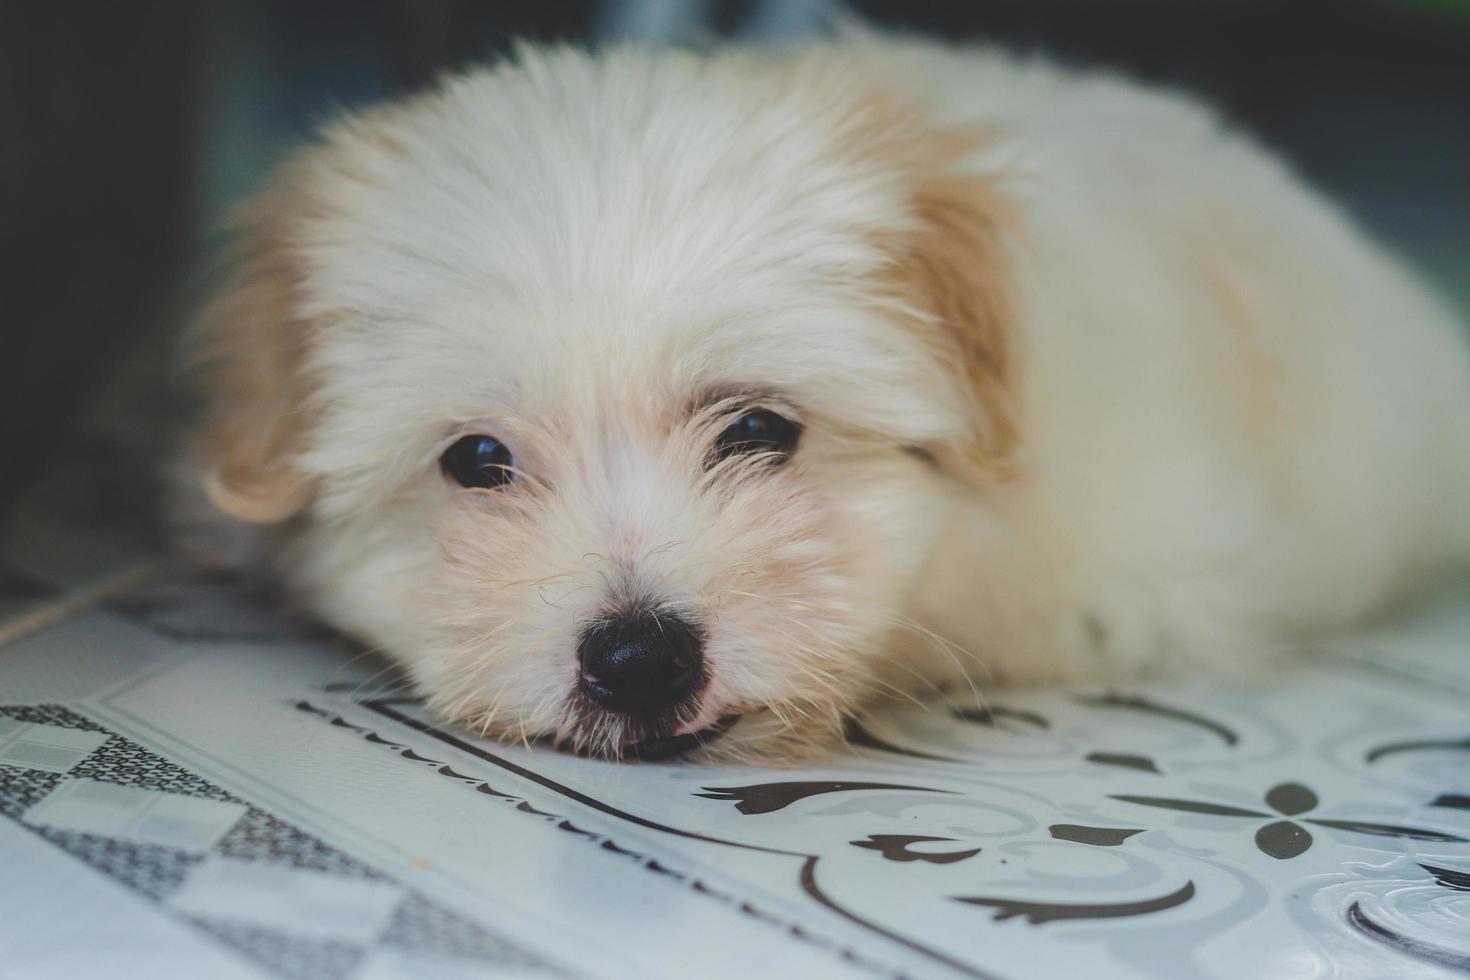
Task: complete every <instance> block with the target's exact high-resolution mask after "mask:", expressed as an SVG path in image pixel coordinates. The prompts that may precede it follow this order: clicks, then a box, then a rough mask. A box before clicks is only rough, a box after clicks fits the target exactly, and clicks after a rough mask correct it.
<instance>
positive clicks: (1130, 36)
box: [0, 0, 1470, 536]
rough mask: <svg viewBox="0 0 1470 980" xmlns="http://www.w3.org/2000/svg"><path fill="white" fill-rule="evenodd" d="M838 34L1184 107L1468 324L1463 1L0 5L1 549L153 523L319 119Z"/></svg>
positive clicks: (28, 1) (490, 0) (403, 0)
mask: <svg viewBox="0 0 1470 980" xmlns="http://www.w3.org/2000/svg"><path fill="white" fill-rule="evenodd" d="M833 9H842V10H846V11H848V12H850V13H855V14H857V15H858V16H860V17H862V18H865V19H867V20H869V21H870V22H872V23H874V24H876V25H878V26H881V27H889V28H900V29H911V30H918V31H922V32H924V33H928V34H933V35H937V36H941V37H946V38H950V39H954V40H971V41H996V42H1001V43H1005V44H1008V45H1011V46H1015V47H1018V48H1020V49H1022V50H1027V51H1041V52H1047V53H1050V54H1053V55H1056V56H1058V57H1060V58H1062V59H1064V60H1067V61H1071V62H1075V63H1081V64H1089V65H1098V66H1109V67H1114V68H1118V69H1121V70H1124V71H1127V72H1129V73H1131V74H1134V75H1137V76H1139V77H1142V78H1145V79H1148V80H1151V81H1156V82H1162V83H1167V84H1173V85H1177V86H1180V87H1183V88H1185V89H1188V90H1191V91H1193V92H1196V93H1198V94H1200V95H1202V96H1204V97H1205V98H1207V99H1209V100H1210V101H1212V102H1214V103H1216V104H1217V105H1219V106H1221V107H1222V108H1223V110H1224V112H1225V113H1226V115H1227V117H1228V118H1230V119H1232V120H1233V121H1234V122H1236V123H1237V124H1239V125H1240V126H1242V127H1244V128H1245V129H1247V130H1249V131H1251V132H1253V133H1255V134H1256V135H1257V136H1258V137H1260V138H1261V139H1262V140H1263V141H1265V142H1266V143H1268V144H1269V145H1271V146H1273V147H1275V148H1276V149H1278V150H1280V151H1281V152H1282V153H1284V154H1285V155H1286V156H1287V157H1288V158H1289V159H1290V160H1291V161H1293V163H1294V164H1295V165H1296V166H1297V168H1298V169H1299V170H1300V171H1301V172H1302V173H1303V174H1305V175H1306V176H1307V177H1308V179H1310V180H1311V181H1312V182H1313V183H1314V184H1316V185H1317V186H1318V187H1320V188H1322V189H1323V190H1324V191H1326V192H1327V193H1328V194H1329V195H1331V196H1332V197H1334V198H1335V199H1337V200H1338V201H1340V202H1342V203H1343V204H1344V205H1345V206H1346V207H1347V208H1348V209H1349V210H1350V211H1351V212H1353V213H1354V214H1355V215H1356V216H1357V217H1358V218H1359V219H1360V220H1361V221H1362V222H1363V223H1364V224H1365V225H1366V226H1367V227H1368V228H1369V229H1371V230H1372V231H1373V232H1374V233H1375V234H1376V235H1377V236H1378V237H1380V238H1381V239H1383V240H1384V241H1386V242H1387V243H1388V244H1389V245H1390V246H1391V247H1393V248H1395V249H1396V250H1397V251H1399V252H1400V253H1401V254H1403V255H1405V256H1406V257H1407V258H1409V259H1410V261H1411V262H1412V263H1413V264H1414V265H1415V266H1416V267H1418V268H1419V269H1421V270H1422V271H1424V272H1425V273H1427V274H1429V275H1430V276H1432V277H1433V278H1434V279H1435V280H1436V281H1437V282H1438V283H1439V284H1440V286H1441V288H1442V290H1443V291H1444V292H1445V293H1446V294H1447V295H1449V296H1451V297H1452V298H1453V300H1454V302H1455V303H1456V304H1457V305H1458V306H1459V308H1460V309H1461V310H1463V311H1465V314H1466V319H1467V321H1470V0H1376V2H1367V0H1364V2H1315V0H853V2H850V3H847V4H842V5H839V4H828V3H825V2H822V0H582V2H573V0H545V2H539V3H537V2H514V3H513V2H501V0H312V2H302V0H294V2H288V0H205V2H200V3H184V2H150V0H132V2H130V3H127V4H104V3H101V2H93V3H86V2H67V0H7V2H4V3H0V82H3V83H4V84H0V132H4V133H6V137H5V140H4V142H0V245H3V249H4V250H3V252H0V277H3V278H0V450H3V454H4V455H3V461H0V536H3V533H4V520H5V514H6V510H7V506H9V507H10V508H11V509H12V511H13V513H12V514H11V516H10V520H11V521H12V522H15V521H19V520H26V519H28V518H26V516H25V515H26V514H27V513H29V512H30V511H29V509H28V508H29V507H31V506H33V505H34V504H35V503H36V501H38V500H39V501H43V502H50V501H53V500H55V499H57V498H58V497H65V496H68V495H71V496H83V497H86V498H87V499H86V500H85V501H84V504H85V505H86V506H87V507H89V508H92V509H96V510H101V511H109V510H110V511H113V512H119V513H123V512H125V513H130V514H139V515H141V514H150V513H153V512H155V511H156V510H157V497H158V488H159V481H158V479H157V472H158V467H159V462H160V461H161V460H162V459H164V458H165V457H166V456H167V455H168V453H169V452H170V451H171V449H172V447H173V446H174V444H175V442H176V439H177V435H178V422H179V420H181V419H184V418H187V417H188V415H189V413H190V402H189V398H188V396H187V391H186V388H185V386H183V385H181V384H179V383H178V378H177V374H178V372H177V370H176V367H175V363H176V362H175V356H174V349H175V345H176V338H177V334H178V331H179V329H180V327H181V325H182V324H183V323H184V322H185V321H186V320H187V318H188V316H189V315H190V312H191V311H192V310H193V309H194V308H195V307H196V306H197V305H198V302H199V301H200V298H201V297H202V295H203V294H204V293H205V292H207V290H208V288H209V284H210V283H211V278H210V274H209V269H210V268H211V264H212V262H211V260H212V258H213V257H215V256H216V254H217V252H218V249H219V244H220V238H219V236H218V234H217V229H218V227H219V225H220V223H221V220H222V218H223V217H224V216H225V215H226V214H227V213H228V211H229V210H230V208H231V207H232V206H234V205H235V204H236V203H238V202H239V201H240V200H241V199H242V198H243V197H244V196H246V195H248V194H249V193H250V192H251V191H253V190H255V189H257V188H258V187H259V186H260V185H261V183H262V181H263V180H264V179H265V178H266V176H267V174H268V173H269V171H270V168H271V167H272V165H273V164H274V163H275V162H276V161H278V160H279V159H280V158H281V156H282V155H283V154H284V153H285V152H286V150H287V149H288V148H289V147H290V146H291V145H292V144H293V143H295V142H296V141H298V140H299V139H300V138H302V137H303V136H304V135H306V134H307V133H308V132H309V131H310V130H311V128H312V127H313V125H315V124H316V123H317V122H318V121H320V120H321V119H323V118H325V117H327V116H330V115H331V114H332V113H334V112H337V111H339V110H340V109H342V108H346V107H351V106H353V105H356V104H359V103H362V102H365V101H370V100H374V99H378V98H382V97H386V96H391V95H393V94H396V93H401V92H404V91H409V90H412V89H414V88H416V87H420V86H422V85H425V84H428V83H429V81H430V79H432V78H433V77H434V75H435V74H436V73H437V72H439V71H441V70H443V69H444V68H446V67H452V66H459V65H464V64H467V63H471V62H474V61H477V60H484V59H487V58H491V57H493V56H495V55H496V54H497V53H498V52H501V51H503V50H505V48H506V47H507V46H508V44H509V42H510V40H511V39H512V38H515V37H530V38H533V39H537V40H553V39H565V40H571V41H575V42H580V43H589V42H590V43H595V42H598V41H602V40H606V39H609V38H616V37H632V38H641V39H645V40H649V41H671V42H690V41H692V42H696V43H697V42H700V41H704V40H708V39H711V38H715V37H735V38H740V39H742V40H751V41H760V40H766V39H773V38H791V37H796V36H801V35H804V34H808V33H816V32H818V31H820V30H821V28H822V25H823V23H824V17H825V15H826V13H827V12H828V11H830V10H833ZM99 464H100V466H101V468H102V469H103V470H105V471H106V472H107V473H108V474H109V478H108V479H107V480H105V481H98V480H97V479H95V478H91V477H81V476H77V475H76V474H78V473H81V472H84V471H85V472H95V471H96V470H97V469H98V467H99Z"/></svg>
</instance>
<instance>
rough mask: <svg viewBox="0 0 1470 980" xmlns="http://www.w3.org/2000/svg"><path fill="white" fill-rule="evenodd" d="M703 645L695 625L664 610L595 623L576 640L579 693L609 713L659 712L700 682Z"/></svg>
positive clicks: (682, 698)
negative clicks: (578, 664)
mask: <svg viewBox="0 0 1470 980" xmlns="http://www.w3.org/2000/svg"><path fill="white" fill-rule="evenodd" d="M703 646H704V643H703V640H702V639H701V637H700V634H699V632H698V630H697V629H695V627H693V626H692V625H690V624H689V623H687V622H685V621H684V620H683V619H680V618H679V617H678V616H674V615H671V614H668V613H660V614H657V615H655V614H654V613H651V612H640V613H636V614H633V615H629V616H625V617H620V618H618V619H614V620H612V621H610V622H607V623H603V624H599V625H597V626H594V627H592V628H590V629H588V630H586V631H585V632H584V633H583V634H582V636H581V639H580V640H579V641H578V643H577V652H578V656H579V658H580V660H581V666H582V675H581V682H580V683H581V688H582V691H583V693H584V694H586V695H587V697H589V698H590V699H591V700H592V701H593V702H594V703H596V704H598V705H600V706H601V707H603V708H606V709H607V710H609V711H615V712H618V713H620V714H629V715H637V716H640V717H642V718H648V717H650V716H655V715H659V714H662V713H664V712H666V711H668V710H669V709H671V708H674V707H676V706H678V705H679V704H681V703H683V702H684V701H686V700H687V699H688V698H689V697H690V696H691V695H693V694H694V693H695V692H696V691H697V690H698V689H699V687H700V686H701V685H702V684H703V682H704V655H703Z"/></svg>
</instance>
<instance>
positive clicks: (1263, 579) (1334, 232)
mask: <svg viewBox="0 0 1470 980" xmlns="http://www.w3.org/2000/svg"><path fill="white" fill-rule="evenodd" d="M243 241H244V244H245V250H246V253H247V254H246V256H245V260H244V261H243V263H242V265H241V268H240V270H239V272H238V275H237V277H236V279H235V280H234V282H233V283H232V284H231V285H230V286H229V287H228V289H227V290H226V291H225V293H224V295H223V296H222V298H221V299H220V301H219V303H218V304H217V305H216V306H215V308H214V311H213V313H212V315H211V316H210V317H208V321H207V323H206V336H207V342H208V346H209V353H210V354H211V355H212V357H213V363H214V371H213V374H212V375H211V386H212V387H211V391H212V395H213V398H214V404H213V412H212V415H211V417H210V419H209V420H208V422H207V423H206V425H205V427H204V429H203V432H202V434H201V438H200V440H199V443H198V446H199V460H200V472H201V473H202V475H203V480H204V483H205V486H206V488H207V492H208V494H209V497H210V499H211V500H212V501H213V502H214V504H215V505H216V506H217V508H218V509H219V510H220V511H223V512H224V513H225V514H228V515H231V516H233V517H234V518H237V519H239V520H241V521H244V522H249V523H253V524H258V525H261V526H263V527H264V528H265V530H266V532H267V535H268V538H269V540H270V541H271V543H272V547H273V549H274V551H275V554H276V556H277V558H278V561H279V563H280V567H281V568H282V569H284V574H285V576H286V579H287V581H288V582H289V583H290V585H291V587H292V588H293V589H294V590H296V591H297V593H298V594H299V595H301V596H302V597H304V599H305V600H306V601H307V602H309V604H310V605H311V606H312V607H313V608H315V609H316V610H317V611H318V612H319V613H320V614H321V615H323V616H324V617H326V618H327V619H328V620H329V621H331V622H332V623H334V624H336V625H337V626H339V627H341V628H342V629H344V630H346V631H348V632H349V633H352V634H355V635H356V636H359V637H361V638H363V639H364V640H366V641H367V642H369V643H371V644H373V645H376V646H379V647H381V648H382V649H385V650H386V651H388V652H389V653H390V654H391V655H392V656H393V657H395V658H396V659H397V660H398V661H400V662H401V663H402V664H403V665H405V666H406V668H407V669H408V671H409V672H410V673H411V675H412V677H413V679H414V680H415V682H416V683H417V684H418V685H419V687H420V689H421V690H422V692H423V693H424V694H425V695H426V697H427V698H428V700H429V702H430V703H431V705H432V707H433V708H434V709H436V710H437V711H438V712H440V713H441V714H442V715H443V716H445V717H448V718H452V719H455V720H457V721H459V722H462V723H465V724H467V725H470V726H473V727H475V728H478V729H480V730H482V731H485V732H488V733H492V734H495V735H497V736H500V737H505V738H523V737H537V736H552V737H556V738H558V739H559V740H561V741H562V742H564V743H565V744H569V745H572V746H575V747H577V748H580V749H582V750H584V751H589V752H594V753H600V754H606V755H609V756H614V757H616V756H619V755H622V754H627V753H630V752H632V751H634V750H635V747H641V748H638V751H648V750H651V749H652V748H658V749H661V750H662V749H668V748H670V747H674V748H678V747H684V746H686V745H687V744H688V743H689V742H691V741H696V740H697V741H704V740H707V739H708V740H710V744H709V747H708V748H709V751H711V752H721V753H725V754H736V753H746V754H760V755H764V756H766V757H771V756H776V755H793V754H801V753H805V752H809V751H812V750H816V749H820V748H822V747H824V746H826V745H827V744H829V743H830V742H831V741H832V739H833V737H834V736H835V735H836V734H837V733H838V732H839V731H840V730H841V725H842V720H843V717H844V715H845V714H847V713H849V712H850V711H851V710H852V709H853V708H854V707H855V706H856V705H857V704H859V703H860V702H861V701H862V700H863V699H864V698H866V697H868V696H870V695H872V694H874V693H876V692H881V691H887V690H893V689H894V688H902V689H909V690H912V689H920V690H922V689H924V688H925V687H926V686H928V685H934V684H941V683H943V682H946V681H949V682H956V681H958V682H959V683H961V684H963V683H965V681H964V680H961V679H960V675H961V674H962V673H967V674H969V675H970V677H969V678H968V680H971V681H974V682H978V683H982V684H985V683H996V682H1002V681H1006V682H1017V681H1024V682H1035V681H1047V680H1063V679H1076V678H1083V677H1095V676H1099V675H1112V674H1116V673H1118V672H1122V671H1137V670H1139V669H1141V668H1146V667H1148V668H1152V667H1169V666H1171V665H1173V666H1188V667H1205V668H1221V667H1235V666H1238V665H1240V664H1242V663H1249V662H1255V661H1257V660H1258V658H1259V657H1260V656H1261V655H1262V654H1264V653H1266V652H1268V651H1271V650H1274V649H1277V648H1280V647H1283V646H1286V645H1291V644H1297V643H1300V642H1303V641H1304V640H1307V639H1311V638H1320V637H1323V636H1326V635H1328V634H1331V633H1333V632H1337V631H1341V630H1343V629H1346V628H1349V627H1350V626H1352V625H1353V624H1355V623H1356V622H1358V621H1360V620H1362V619H1363V618H1364V617H1366V616H1368V615H1370V614H1372V613H1374V612H1376V611H1379V610H1381V609H1383V608H1384V607H1385V606H1386V605H1387V604H1388V603H1390V602H1391V601H1393V600H1395V599H1398V598H1401V597H1404V596H1405V595H1406V594H1408V593H1409V592H1410V591H1411V590H1413V589H1415V588H1417V587H1420V586H1422V585H1423V584H1424V583H1425V582H1426V581H1427V580H1428V579H1429V578H1430V577H1432V576H1434V575H1436V574H1442V573H1444V572H1445V571H1447V570H1448V569H1449V568H1450V567H1451V566H1452V565H1454V564H1455V563H1457V562H1459V561H1460V560H1462V559H1465V558H1466V557H1467V556H1470V358H1467V354H1466V349H1465V345H1464V343H1463V342H1462V338H1461V337H1460V336H1459V331H1458V329H1457V326H1456V324H1455V323H1453V322H1452V320H1451V317H1450V316H1449V315H1448V314H1447V312H1446V311H1445V310H1444V309H1442V308H1441V307H1440V306H1438V305H1436V302H1435V300H1434V299H1433V298H1432V297H1431V296H1430V295H1428V293H1427V292H1426V290H1425V289H1424V288H1423V287H1421V285H1420V284H1419V283H1417V282H1416V281H1415V280H1414V279H1413V277H1412V276H1410V275H1409V274H1408V273H1407V272H1406V271H1405V270H1404V269H1403V268H1402V267H1401V266H1400V265H1398V264H1396V263H1395V262H1394V261H1393V260H1392V259H1390V258H1389V257H1388V256H1386V255H1385V254H1384V253H1383V252H1382V251H1380V250H1379V249H1378V248H1376V247H1374V246H1373V245H1372V244H1371V243H1370V242H1368V241H1367V240H1366V239H1365V238H1364V236H1363V235H1362V234H1361V233H1360V232H1359V231H1358V230H1357V229H1356V228H1355V227H1354V226H1353V225H1352V224H1351V223H1350V222H1349V221H1348V220H1346V219H1345V218H1344V217H1343V216H1342V215H1341V214H1340V213H1339V212H1338V211H1336V210H1335V209H1334V208H1332V207H1331V206H1330V205H1328V204H1326V203H1324V202H1323V201H1322V200H1320V199H1319V198H1317V197H1316V196H1314V195H1313V194H1312V193H1310V192H1309V191H1308V190H1307V189H1306V188H1304V187H1303V186H1302V185H1301V183H1300V182H1299V181H1298V180H1297V179H1295V178H1294V177H1293V176H1292V175H1291V174H1290V173H1289V172H1288V171H1287V170H1286V169H1285V168H1284V167H1283V166H1282V165H1281V164H1280V163H1279V162H1278V161H1276V160H1275V159H1273V158H1272V157H1270V156H1269V155H1267V154H1266V153H1264V152H1262V151H1261V150H1260V149H1259V148H1258V147H1256V146H1254V145H1253V144H1252V143H1251V142H1250V141H1249V140H1247V139H1245V138H1243V137H1242V136H1240V135H1239V134H1236V133H1233V132H1231V131H1229V130H1227V129H1225V128H1222V126H1221V125H1220V124H1219V123H1218V122H1217V121H1216V119H1215V118H1214V117H1212V116H1211V114H1210V113H1209V112H1208V111H1206V110H1204V109H1202V108H1201V107H1199V106H1198V105H1196V104H1194V103H1192V102H1190V101H1189V100H1187V99H1184V98H1181V97H1179V96H1177V95H1172V94H1167V93H1160V92H1155V91H1149V90H1147V89H1142V88H1139V87H1137V86H1135V85H1132V84H1130V83H1128V82H1126V81H1122V80H1120V79H1118V78H1115V77H1112V76H1108V75H1098V74H1078V73H1074V72H1069V71H1064V70H1061V69H1058V68H1056V67H1053V66H1051V65H1048V64H1044V63H1039V62H1035V61H1018V60H1015V59H1013V58H1010V57H1008V56H1006V55H1004V54H1001V53H997V52H994V51H986V50H974V49H963V50H961V49H951V48H946V47H941V46H938V45H931V44H925V43H918V42H890V41H880V40H873V39H862V40H848V41H841V42H835V43H831V44H823V45H818V46H812V47H808V48H804V49H801V50H798V51H793V52H784V53H759V52H751V51H738V50H725V51H718V52H715V53H713V54H708V55H696V54H691V53H681V52H672V51H661V52H652V51H647V50H639V49H636V48H618V49H614V50H611V51H608V52H606V53H603V54H599V55H588V54H585V53H582V52H579V51H575V50H569V49H524V50H522V51H521V52H520V53H519V54H518V56H517V57H516V58H515V59H513V60H512V61H510V62H508V63H505V64H501V65H498V66H496V67H493V68H489V69H484V70H477V71H472V72H469V73H466V74H463V75H459V76H456V77H452V78H450V79H448V80H447V81H446V82H445V83H444V84H443V85H442V86H441V87H440V88H438V89H437V90H435V91H433V92H430V93H428V94H425V95H420V96H416V97H414V98H411V99H407V100H405V101H402V102H398V103H395V104H391V105H387V106H384V107H380V108H376V109H370V110H368V111H365V112H360V113H356V114H353V115H350V116H348V117H347V118H345V119H342V120H339V121H338V122H336V123H335V124H333V125H331V126H328V127H327V128H326V129H325V131H324V132H323V133H322V135H321V137H320V139H319V140H318V141H317V142H316V143H315V144H314V145H312V146H310V147H308V148H306V149H305V150H303V151H302V152H300V153H299V154H298V155H297V156H296V157H295V158H294V159H292V160H291V161H290V162H289V163H288V164H287V165H286V166H285V167H284V168H283V169H282V170H281V171H280V173H279V175H278V176H277V177H276V179H275V181H274V183H273V185H272V187H271V188H270V190H269V191H268V192H266V193H265V194H264V195H262V196H261V197H260V198H259V199H258V200H256V201H255V202H253V203H252V204H251V205H250V207H249V208H248V210H247V213H246V215H245V220H244V223H243ZM735 718H739V721H738V723H736V722H735V721H734V719H735ZM724 729H728V731H726V732H725V734H724V736H723V737H722V738H719V739H717V740H716V739H713V735H714V734H715V733H716V732H717V731H721V730H724Z"/></svg>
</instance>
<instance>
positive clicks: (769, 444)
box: [714, 408, 801, 462]
mask: <svg viewBox="0 0 1470 980" xmlns="http://www.w3.org/2000/svg"><path fill="white" fill-rule="evenodd" d="M800 438H801V426H800V425H798V424H796V423H795V422H793V421H791V420H790V419H788V418H784V417H783V416H780V415H777V414H776V413H775V412H773V411H771V410H770V409H767V408H757V409H752V410H751V411H749V412H746V413H745V414H744V415H742V416H740V417H739V418H737V419H736V420H735V421H734V422H731V423H730V424H729V425H728V426H726V427H725V431H724V432H721V433H720V434H719V437H718V438H716V439H715V445H714V458H715V459H717V460H720V459H725V458H726V457H728V456H736V455H747V454H750V453H775V454H777V455H778V456H780V457H782V459H781V460H779V461H782V462H784V457H787V456H790V455H791V453H792V451H793V450H794V449H796V441H797V440H798V439H800Z"/></svg>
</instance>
